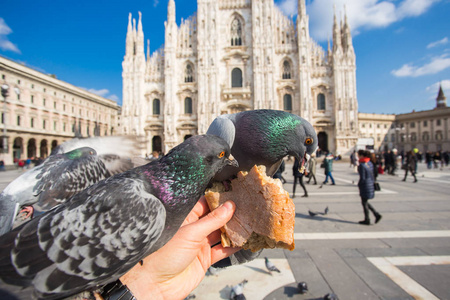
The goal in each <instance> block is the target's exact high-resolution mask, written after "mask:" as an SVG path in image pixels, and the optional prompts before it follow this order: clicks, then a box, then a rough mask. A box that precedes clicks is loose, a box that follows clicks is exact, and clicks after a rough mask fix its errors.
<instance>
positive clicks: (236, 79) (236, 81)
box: [231, 68, 242, 87]
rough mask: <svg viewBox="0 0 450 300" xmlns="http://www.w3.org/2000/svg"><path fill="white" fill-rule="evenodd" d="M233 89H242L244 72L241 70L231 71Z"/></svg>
mask: <svg viewBox="0 0 450 300" xmlns="http://www.w3.org/2000/svg"><path fill="white" fill-rule="evenodd" d="M231 87H242V71H241V69H239V68H234V69H233V71H231Z"/></svg>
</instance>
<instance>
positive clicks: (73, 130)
mask: <svg viewBox="0 0 450 300" xmlns="http://www.w3.org/2000/svg"><path fill="white" fill-rule="evenodd" d="M75 126H76V124H75V123H73V125H72V132H73V133H75Z"/></svg>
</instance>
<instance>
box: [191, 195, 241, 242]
mask: <svg viewBox="0 0 450 300" xmlns="http://www.w3.org/2000/svg"><path fill="white" fill-rule="evenodd" d="M235 210H236V205H235V204H234V202H233V201H227V202H225V203H223V204H222V205H220V206H219V207H217V208H216V209H215V210H213V211H212V212H210V213H209V214H207V215H206V216H205V217H203V218H201V219H200V220H198V221H197V222H195V223H192V224H190V225H193V226H195V227H196V228H195V231H194V232H195V233H196V234H198V236H201V237H205V236H208V235H209V234H210V233H211V232H213V231H215V230H217V229H219V228H221V227H222V226H224V225H225V224H226V223H227V222H228V221H229V220H230V219H231V218H232V217H233V214H234V211H235Z"/></svg>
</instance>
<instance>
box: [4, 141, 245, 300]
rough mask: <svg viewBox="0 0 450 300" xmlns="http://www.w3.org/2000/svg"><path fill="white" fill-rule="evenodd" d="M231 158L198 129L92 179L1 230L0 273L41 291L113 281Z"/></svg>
mask: <svg viewBox="0 0 450 300" xmlns="http://www.w3.org/2000/svg"><path fill="white" fill-rule="evenodd" d="M226 165H234V166H237V162H236V161H235V160H234V159H233V157H232V156H231V154H230V147H229V146H228V144H227V143H226V142H225V141H224V140H222V139H221V138H219V137H217V136H212V135H200V136H194V137H191V138H189V139H187V140H186V141H185V142H184V143H182V144H180V145H178V146H177V147H175V148H173V149H172V150H171V151H170V152H169V153H168V154H167V155H166V156H164V157H162V158H161V159H159V160H156V161H152V162H151V163H149V164H147V165H144V166H140V167H137V168H134V169H131V170H129V171H126V172H123V173H120V174H116V175H114V176H111V177H109V178H107V179H106V180H103V181H100V182H98V183H96V184H94V185H92V186H90V187H89V188H87V189H86V190H84V191H82V192H80V193H78V194H76V195H75V196H73V197H72V198H70V199H68V200H67V201H66V202H65V203H62V204H61V205H59V206H57V207H55V208H54V209H52V210H50V211H48V212H46V213H45V214H43V215H40V216H38V217H36V218H34V219H32V220H31V221H30V222H28V223H26V224H24V225H23V226H22V227H19V228H16V229H13V231H11V232H9V233H7V234H5V235H3V236H2V237H1V239H2V243H1V244H0V279H1V281H3V282H4V283H5V284H8V285H14V286H18V287H20V288H26V287H29V288H30V287H31V288H32V289H33V295H34V297H36V298H42V299H60V298H65V297H68V296H70V295H74V294H77V293H79V292H81V291H85V290H91V289H94V288H96V287H97V286H101V285H105V284H107V283H110V282H113V281H116V280H117V279H118V278H120V277H121V276H122V275H124V274H125V273H126V272H127V271H128V270H130V269H131V268H132V267H133V266H134V265H136V264H137V263H138V262H139V261H141V260H142V259H143V258H145V257H146V256H148V255H149V254H151V253H153V252H154V251H156V250H158V249H160V248H161V247H162V246H163V245H164V244H166V243H167V242H168V241H169V240H170V239H171V238H172V237H173V235H174V234H175V233H176V232H177V230H178V229H179V227H180V226H181V224H182V223H183V221H184V220H185V218H186V216H187V215H188V214H189V212H190V211H191V210H192V208H193V207H194V205H195V204H196V203H197V201H198V200H199V198H200V197H201V196H202V195H203V193H204V191H205V189H206V187H207V186H208V184H209V182H210V181H211V179H212V178H213V177H214V175H215V174H216V173H217V172H219V171H220V170H221V169H222V168H223V167H224V166H226ZM0 287H1V284H0Z"/></svg>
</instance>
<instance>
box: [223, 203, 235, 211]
mask: <svg viewBox="0 0 450 300" xmlns="http://www.w3.org/2000/svg"><path fill="white" fill-rule="evenodd" d="M222 206H223V207H224V208H226V209H227V210H232V209H233V203H232V202H231V201H227V202H225V203H224V204H222Z"/></svg>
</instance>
